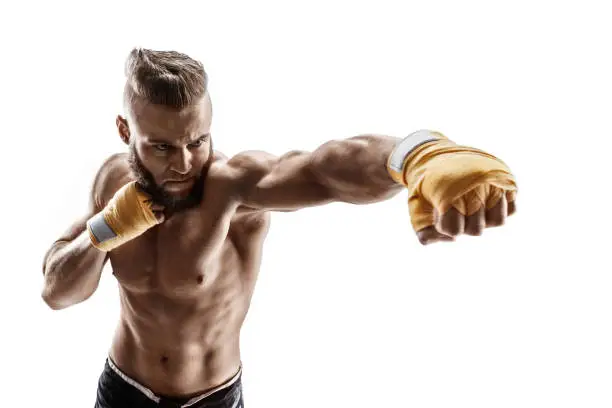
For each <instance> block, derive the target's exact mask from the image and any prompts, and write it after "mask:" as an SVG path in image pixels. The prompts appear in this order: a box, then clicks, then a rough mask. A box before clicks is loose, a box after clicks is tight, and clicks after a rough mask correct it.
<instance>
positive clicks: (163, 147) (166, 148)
mask: <svg viewBox="0 0 612 408" xmlns="http://www.w3.org/2000/svg"><path fill="white" fill-rule="evenodd" d="M155 148H156V149H157V150H168V149H169V148H170V146H168V145H167V144H158V145H155Z"/></svg>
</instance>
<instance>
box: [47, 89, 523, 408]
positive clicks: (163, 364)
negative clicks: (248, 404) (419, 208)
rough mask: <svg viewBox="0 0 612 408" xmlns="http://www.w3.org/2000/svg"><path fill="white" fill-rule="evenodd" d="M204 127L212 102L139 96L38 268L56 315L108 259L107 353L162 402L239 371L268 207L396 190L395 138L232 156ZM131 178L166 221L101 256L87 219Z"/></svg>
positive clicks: (91, 288)
mask: <svg viewBox="0 0 612 408" xmlns="http://www.w3.org/2000/svg"><path fill="white" fill-rule="evenodd" d="M211 120H212V114H211V101H210V98H209V97H208V95H207V96H205V97H204V98H203V99H202V100H201V101H200V102H199V103H197V104H194V105H193V106H190V107H189V108H186V109H184V110H183V111H180V112H177V111H173V110H170V109H167V108H164V107H160V106H154V105H150V104H146V103H138V102H137V103H135V104H134V106H132V107H130V109H128V117H127V119H126V118H123V117H121V116H119V117H118V118H117V128H118V131H119V135H120V136H121V138H122V140H123V141H124V142H125V143H126V144H127V145H128V146H129V151H130V153H129V154H116V155H113V156H112V157H110V158H109V159H108V160H107V161H106V162H105V163H104V164H103V165H102V166H101V168H100V170H99V172H98V174H97V175H96V177H95V180H94V182H93V185H92V187H91V195H90V205H89V207H88V208H87V211H86V212H85V213H84V214H83V216H82V217H81V218H79V219H78V220H76V221H75V222H74V224H73V225H72V226H71V227H70V228H69V229H68V230H67V231H66V233H65V234H63V235H62V236H61V237H60V238H59V239H58V240H57V241H56V242H55V243H54V244H53V245H52V247H51V248H50V249H49V251H48V252H47V254H46V256H45V260H44V267H43V269H44V288H43V292H42V297H43V299H44V300H45V301H46V303H47V304H48V305H49V306H50V307H51V308H53V309H57V310H59V309H63V308H66V307H69V306H72V305H75V304H78V303H80V302H82V301H84V300H86V299H87V298H89V297H90V296H91V295H92V294H93V293H94V292H95V290H96V288H97V286H98V283H99V280H100V277H101V274H102V269H103V267H104V265H105V264H106V263H107V262H110V264H111V266H112V271H113V275H114V276H115V277H116V279H117V281H118V282H119V294H120V300H121V314H120V319H119V322H118V325H117V328H116V332H115V336H114V340H113V342H112V346H111V349H110V356H111V358H112V359H113V361H114V362H115V363H116V364H117V365H118V367H119V368H120V369H121V370H122V371H124V372H125V373H126V374H127V375H128V376H130V377H132V378H134V379H135V380H137V381H138V382H140V383H141V384H143V385H145V386H147V387H148V388H150V389H151V390H153V391H154V392H156V393H157V394H159V395H165V396H174V397H191V396H194V395H198V394H200V393H202V392H205V391H207V390H209V389H211V388H214V387H215V386H217V385H219V384H222V383H223V382H225V381H227V380H228V379H229V378H230V377H232V376H233V375H234V374H235V373H236V372H237V370H238V368H239V365H240V361H241V360H240V350H239V337H240V328H241V326H242V324H243V321H244V319H245V317H246V314H247V311H248V308H249V305H250V300H251V297H252V295H253V290H254V287H255V283H256V281H257V275H258V273H259V266H260V261H261V254H262V246H263V242H264V240H265V237H266V235H267V232H268V228H269V225H270V213H271V212H273V211H295V210H298V209H300V208H305V207H312V206H317V205H322V204H326V203H331V202H345V203H352V204H369V203H375V202H379V201H382V200H386V199H389V198H391V197H393V196H394V195H395V194H397V193H398V192H400V191H401V190H402V188H403V187H402V186H399V185H397V184H395V183H394V182H393V180H392V179H391V178H390V177H389V175H388V174H387V172H386V169H385V163H386V159H387V157H388V156H389V154H390V153H391V151H392V149H393V147H394V146H395V143H396V142H397V141H398V140H399V139H397V138H394V137H389V136H384V135H361V136H357V137H354V138H349V139H344V140H334V141H330V142H327V143H325V144H323V145H322V146H320V147H319V148H318V149H316V150H315V151H313V152H304V151H293V152H289V153H287V154H285V155H283V156H280V157H277V156H274V155H271V154H268V153H265V152H261V151H247V152H243V153H240V154H238V155H236V156H234V157H232V158H230V159H228V158H227V157H225V156H224V155H223V154H221V153H219V152H216V151H214V150H213V149H212V147H211V143H212V137H211V136H210V125H211ZM183 178H194V181H193V182H192V184H191V185H190V186H189V188H190V189H191V190H189V189H186V190H185V191H177V190H172V191H171V187H170V186H171V183H169V180H175V179H183ZM134 180H136V181H138V182H139V185H144V186H146V188H145V187H143V190H144V191H147V192H148V193H150V194H151V196H152V197H155V199H154V200H153V202H154V207H153V208H154V210H155V211H156V215H157V216H158V219H159V220H160V221H161V223H160V224H158V225H156V226H154V227H152V228H150V229H149V230H147V231H146V232H145V233H144V234H142V235H140V236H139V237H137V238H135V239H133V240H131V241H129V242H127V243H125V244H123V245H122V246H120V247H119V248H116V249H114V250H112V251H110V252H103V251H100V250H98V249H96V248H95V247H93V246H92V245H91V243H90V240H89V236H88V233H87V231H86V224H85V223H86V221H87V220H88V219H89V218H91V217H92V216H93V215H94V214H96V213H98V212H100V211H102V210H103V209H104V207H105V206H106V204H107V203H108V201H109V200H110V199H111V198H112V197H113V195H114V194H115V192H116V191H117V190H118V189H119V188H120V187H121V186H123V185H125V184H126V183H128V182H130V181H134ZM197 186H200V187H201V188H200V190H199V191H198V188H197ZM514 211H515V207H514V203H510V204H508V202H507V200H506V198H505V197H502V199H501V200H500V202H499V203H498V204H497V205H496V206H495V207H494V208H492V209H490V210H488V211H485V210H484V209H481V210H479V211H478V212H476V213H475V214H474V215H472V216H468V217H465V216H463V215H461V214H460V213H459V212H458V211H456V210H455V209H451V210H450V211H449V212H448V213H446V214H442V215H440V214H436V222H435V225H433V226H431V227H428V228H426V229H424V230H422V231H419V232H417V236H418V238H419V241H420V242H421V243H423V244H430V243H434V242H440V241H448V240H454V239H455V237H456V236H458V235H461V234H468V235H480V234H482V231H483V230H484V229H485V228H487V227H495V226H500V225H503V224H504V222H505V220H506V217H507V216H508V215H511V214H512V213H514Z"/></svg>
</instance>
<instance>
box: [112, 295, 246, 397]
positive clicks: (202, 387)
mask: <svg viewBox="0 0 612 408" xmlns="http://www.w3.org/2000/svg"><path fill="white" fill-rule="evenodd" d="M222 292H225V291H222ZM225 294H226V293H225ZM120 296H121V318H120V320H119V323H118V326H117V329H116V332H115V336H114V339H113V344H112V346H111V350H110V358H111V360H112V361H113V362H114V363H115V365H116V366H117V367H118V368H119V370H121V371H122V372H123V373H124V374H126V375H127V376H128V377H130V378H132V379H133V380H135V381H137V382H138V383H140V384H141V385H143V386H145V387H147V388H148V389H150V390H151V391H152V392H153V393H155V394H157V395H161V396H175V397H192V396H196V395H198V394H202V393H205V392H206V391H208V390H211V389H213V388H216V387H218V386H219V385H221V384H223V383H225V382H226V381H228V380H230V379H231V378H232V377H233V376H234V375H235V374H236V373H237V372H238V370H239V369H240V366H241V359H240V347H239V337H240V326H241V324H242V322H243V320H244V317H245V314H246V307H245V306H244V301H243V299H241V298H240V297H238V298H236V297H235V295H234V297H233V298H232V299H229V298H228V297H227V296H223V299H216V300H215V299H214V296H208V297H207V298H208V301H206V302H202V301H199V302H198V301H196V300H194V299H192V300H191V301H186V300H178V299H173V298H168V297H164V296H162V295H159V294H155V293H146V294H134V293H129V292H127V291H125V290H121V293H120Z"/></svg>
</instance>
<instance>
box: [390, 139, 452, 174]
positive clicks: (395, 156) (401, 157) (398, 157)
mask: <svg viewBox="0 0 612 408" xmlns="http://www.w3.org/2000/svg"><path fill="white" fill-rule="evenodd" d="M443 138H444V136H443V135H442V134H441V133H439V132H435V131H432V130H428V129H421V130H417V131H416V132H413V133H411V134H409V135H408V136H406V137H405V138H403V139H402V140H400V141H399V142H398V143H397V145H396V146H395V148H394V149H393V151H392V152H391V154H390V155H389V159H388V161H387V170H388V171H389V174H390V175H391V178H393V180H395V182H397V183H399V184H404V185H405V184H406V181H405V180H404V167H405V165H406V159H407V158H408V157H409V156H410V155H411V154H412V152H414V151H415V150H416V149H417V148H418V147H419V146H421V145H423V144H425V143H428V142H432V141H436V140H440V139H443Z"/></svg>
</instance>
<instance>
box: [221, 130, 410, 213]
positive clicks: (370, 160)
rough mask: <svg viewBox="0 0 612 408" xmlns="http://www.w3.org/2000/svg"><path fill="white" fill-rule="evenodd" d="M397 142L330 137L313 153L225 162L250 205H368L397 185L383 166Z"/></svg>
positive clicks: (253, 155) (250, 155)
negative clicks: (337, 203) (332, 203)
mask: <svg viewBox="0 0 612 408" xmlns="http://www.w3.org/2000/svg"><path fill="white" fill-rule="evenodd" d="M398 140H399V139H397V138H394V137H390V136H383V135H360V136H356V137H352V138H348V139H343V140H333V141H329V142H327V143H325V144H323V145H321V146H320V147H319V148H317V149H316V150H314V151H313V152H303V151H293V152H289V153H287V154H285V155H283V156H280V157H276V156H273V155H271V154H268V153H265V152H259V151H250V152H244V153H240V154H238V155H236V156H234V157H233V158H232V159H230V160H229V162H228V164H229V165H230V166H232V167H234V168H235V169H236V171H237V172H239V173H240V176H239V179H240V180H241V187H240V191H241V200H242V202H243V205H244V206H246V207H249V208H253V209H262V210H277V211H292V210H297V209H299V208H304V207H310V206H315V205H321V204H326V203H330V202H345V203H352V204H368V203H374V202H379V201H382V200H386V199H388V198H390V197H392V196H394V195H395V194H397V193H398V192H399V191H401V189H402V186H401V185H399V184H397V183H395V182H394V181H393V180H392V179H391V177H390V176H389V173H388V172H387V169H386V163H387V159H388V157H389V155H390V154H391V152H392V150H393V148H394V147H395V144H396V143H397V141H398Z"/></svg>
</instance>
